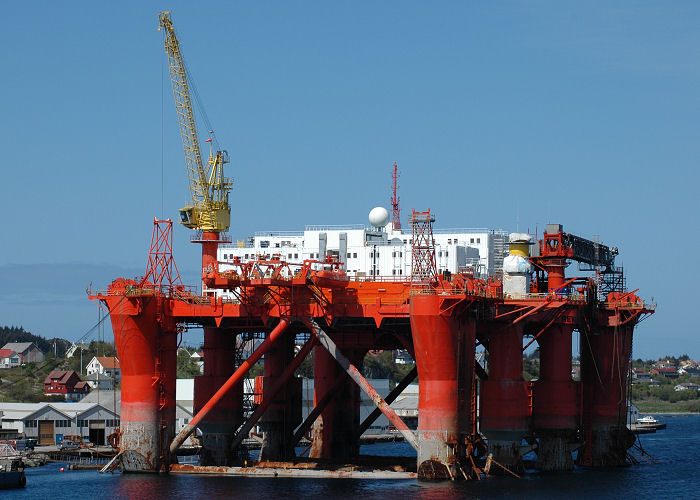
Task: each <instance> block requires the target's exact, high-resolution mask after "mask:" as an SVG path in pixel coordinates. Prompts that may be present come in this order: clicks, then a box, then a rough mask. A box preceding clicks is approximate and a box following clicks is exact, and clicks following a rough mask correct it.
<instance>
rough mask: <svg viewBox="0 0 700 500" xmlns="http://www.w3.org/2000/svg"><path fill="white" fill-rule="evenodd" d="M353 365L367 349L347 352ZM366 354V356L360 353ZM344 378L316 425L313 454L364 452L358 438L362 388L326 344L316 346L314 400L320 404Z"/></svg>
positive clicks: (328, 455) (337, 456)
mask: <svg viewBox="0 0 700 500" xmlns="http://www.w3.org/2000/svg"><path fill="white" fill-rule="evenodd" d="M345 354H346V356H347V357H348V358H349V359H350V361H351V362H352V363H353V364H356V363H357V358H358V357H359V358H360V360H361V359H362V357H364V352H362V353H356V352H349V351H346V352H345ZM360 354H362V356H360ZM338 378H342V379H343V382H342V383H341V384H340V386H339V387H338V388H337V389H335V395H334V396H333V398H332V399H331V400H330V402H329V403H328V404H327V406H326V408H325V409H324V410H323V411H322V412H321V416H320V417H319V418H318V419H317V420H316V422H315V423H314V425H313V428H312V431H311V434H312V445H311V451H310V452H309V457H311V458H334V459H344V458H351V457H356V456H357V455H358V454H359V453H360V446H359V443H358V442H357V441H356V440H354V439H353V438H354V436H355V435H356V434H357V430H358V428H359V425H360V388H359V387H358V386H357V384H355V383H354V382H353V380H352V379H351V378H350V377H349V376H348V375H347V374H346V373H345V372H344V371H343V370H342V368H341V367H340V365H338V362H337V361H336V360H335V358H333V356H331V354H330V353H329V352H328V351H327V350H326V349H325V348H324V347H322V346H318V347H316V348H314V402H315V404H317V403H318V402H319V401H321V399H323V397H324V396H325V394H326V393H327V392H328V391H330V390H331V389H332V388H333V386H334V385H335V384H336V380H337V379H338Z"/></svg>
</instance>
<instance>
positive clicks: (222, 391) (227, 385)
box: [170, 318, 289, 453]
mask: <svg viewBox="0 0 700 500" xmlns="http://www.w3.org/2000/svg"><path fill="white" fill-rule="evenodd" d="M288 325H289V320H288V319H286V318H282V319H280V322H279V324H278V325H277V326H276V327H275V328H274V329H273V330H272V331H271V332H270V334H269V335H268V336H267V338H266V339H265V340H264V341H263V343H262V344H260V346H258V348H257V349H255V351H253V354H251V355H250V357H249V358H248V359H246V360H245V361H244V362H243V363H241V366H239V367H238V369H237V370H236V371H235V372H233V375H231V376H230V377H229V379H228V380H227V381H226V382H224V385H222V386H221V387H220V388H219V390H218V391H216V393H215V394H214V395H213V396H212V397H211V399H210V400H209V401H208V402H207V404H205V405H204V406H203V407H202V409H201V410H199V412H198V413H197V414H196V415H195V416H194V418H193V419H192V420H191V421H190V423H189V424H187V425H185V427H184V428H183V429H182V430H181V431H180V433H179V434H178V435H177V436H176V437H175V439H173V442H172V443H170V453H175V452H176V451H177V450H178V449H179V448H180V446H182V443H184V442H185V440H186V439H187V438H188V437H189V436H190V434H192V433H193V432H194V430H195V429H196V428H197V425H199V423H200V422H201V421H202V420H203V419H204V417H206V416H207V414H208V413H209V412H210V411H211V409H212V408H214V407H215V406H216V404H217V403H218V402H219V401H220V400H221V399H222V398H223V397H224V396H225V395H226V393H227V392H228V391H229V390H230V389H231V388H232V387H233V386H234V385H236V383H237V382H238V381H240V380H241V379H242V378H243V377H244V376H245V374H246V373H248V371H249V370H250V369H251V368H252V367H253V365H254V364H255V363H257V361H258V360H259V359H260V358H261V357H262V355H263V354H265V352H266V351H267V350H268V349H269V348H270V346H271V345H272V344H273V343H274V342H275V340H277V339H278V338H279V336H280V335H282V333H284V331H285V330H286V328H287V326H288Z"/></svg>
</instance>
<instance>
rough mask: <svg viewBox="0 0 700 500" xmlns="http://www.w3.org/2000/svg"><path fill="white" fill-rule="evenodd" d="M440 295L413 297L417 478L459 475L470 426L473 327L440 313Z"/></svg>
mask: <svg viewBox="0 0 700 500" xmlns="http://www.w3.org/2000/svg"><path fill="white" fill-rule="evenodd" d="M440 300H441V299H440V297H439V296H437V295H414V296H412V297H411V306H410V307H411V309H410V319H411V330H412V333H413V345H414V350H415V360H416V367H417V369H418V379H419V381H420V382H419V383H420V391H419V399H418V446H419V448H418V477H419V479H425V480H433V479H450V478H454V477H460V476H461V473H460V471H459V470H458V469H457V468H458V467H459V462H460V461H461V460H462V459H463V458H464V457H465V456H466V455H465V450H466V448H465V446H464V443H465V438H466V437H467V435H468V434H469V430H470V424H471V411H470V409H471V393H472V380H473V372H474V342H475V335H476V328H475V323H474V322H473V321H470V320H468V319H466V318H465V319H464V321H463V323H462V324H460V323H458V322H457V321H456V320H455V319H454V318H453V317H451V316H446V315H442V314H440Z"/></svg>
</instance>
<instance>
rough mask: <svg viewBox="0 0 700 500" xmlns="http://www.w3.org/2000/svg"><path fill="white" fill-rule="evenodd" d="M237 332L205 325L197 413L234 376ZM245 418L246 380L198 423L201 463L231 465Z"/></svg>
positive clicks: (196, 384) (196, 389)
mask: <svg viewBox="0 0 700 500" xmlns="http://www.w3.org/2000/svg"><path fill="white" fill-rule="evenodd" d="M235 342H236V337H235V335H234V334H233V333H232V332H230V331H226V330H222V329H219V328H205V329H204V349H203V350H204V374H203V375H201V376H199V377H195V379H194V412H195V414H196V413H198V412H199V410H201V409H202V407H203V406H204V405H205V404H206V403H207V401H209V400H210V399H211V397H212V396H213V395H214V393H215V392H216V391H217V390H218V389H219V387H221V386H222V385H223V383H224V382H226V380H227V379H228V378H229V377H230V376H231V374H232V373H233V371H234V368H235V362H236V359H235V356H236V351H235ZM242 418H243V381H241V382H240V383H238V384H236V386H235V387H234V388H233V389H232V390H231V391H230V392H228V393H227V394H226V395H225V396H224V397H223V398H222V399H221V401H220V402H219V403H218V404H217V405H216V406H215V407H214V408H213V409H212V410H211V411H210V412H209V413H208V414H207V416H206V418H205V419H204V420H202V422H201V423H200V424H199V429H200V430H201V431H202V453H201V458H200V463H201V464H202V465H232V464H233V460H234V454H233V453H232V451H231V449H230V445H231V439H232V438H233V434H234V432H235V430H236V428H237V427H238V426H239V425H240V423H241V421H242Z"/></svg>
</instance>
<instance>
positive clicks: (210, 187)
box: [158, 11, 232, 233]
mask: <svg viewBox="0 0 700 500" xmlns="http://www.w3.org/2000/svg"><path fill="white" fill-rule="evenodd" d="M158 21H159V27H158V29H159V30H160V29H162V30H164V32H165V52H166V53H167V54H168V62H169V66H170V80H171V82H172V86H173V97H174V98H175V109H176V110H177V120H178V123H179V125H180V136H181V137H182V147H183V149H184V151H185V165H186V167H187V176H188V178H189V183H190V193H191V195H192V205H190V206H186V207H184V208H181V209H180V223H182V224H183V225H184V226H186V227H188V228H190V229H197V230H201V231H203V232H214V233H219V232H223V231H226V230H227V229H228V227H229V225H230V220H231V208H230V206H229V200H228V195H229V191H230V189H231V185H232V183H231V181H230V180H228V179H226V178H225V177H224V164H226V163H228V153H227V152H226V151H217V152H216V155H214V154H213V152H212V151H211V150H210V152H209V159H208V161H207V167H206V168H205V166H204V163H203V161H202V153H201V150H200V148H199V137H198V135H197V126H196V123H195V119H194V112H193V111H192V100H191V98H190V87H189V83H188V78H187V68H186V66H185V61H184V60H183V58H182V52H181V51H180V43H179V42H178V39H177V36H176V35H175V29H174V27H173V22H172V20H171V19H170V12H169V11H164V12H161V13H159V14H158Z"/></svg>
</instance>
